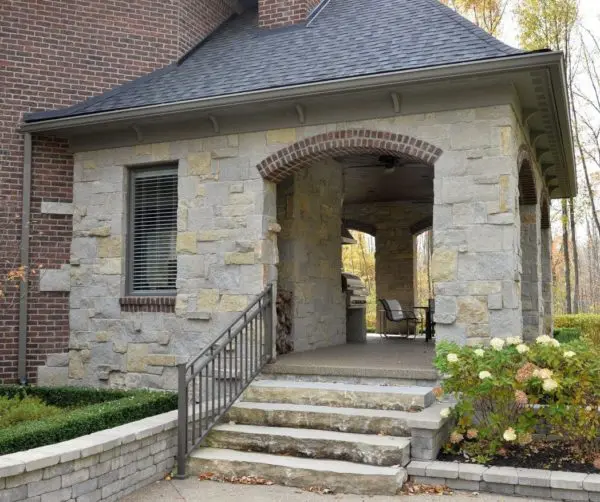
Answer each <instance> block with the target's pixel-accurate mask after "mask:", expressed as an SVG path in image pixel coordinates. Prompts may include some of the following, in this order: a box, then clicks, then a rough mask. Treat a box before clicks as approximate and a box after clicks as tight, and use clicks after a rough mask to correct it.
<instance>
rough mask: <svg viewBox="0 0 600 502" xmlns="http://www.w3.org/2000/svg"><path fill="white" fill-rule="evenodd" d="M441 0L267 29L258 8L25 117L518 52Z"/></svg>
mask: <svg viewBox="0 0 600 502" xmlns="http://www.w3.org/2000/svg"><path fill="white" fill-rule="evenodd" d="M520 53H522V51H520V50H518V49H514V48H512V47H509V46H508V45H506V44H504V43H502V42H500V41H499V40H497V39H495V38H494V37H492V36H490V35H488V34H487V33H486V32H485V31H483V30H481V29H480V28H478V27H477V26H475V25H473V24H472V23H470V22H469V21H467V20H466V19H464V18H463V17H461V16H460V15H458V14H456V13H455V12H453V11H452V10H451V9H449V8H447V7H445V6H443V5H442V4H440V3H439V2H438V0H330V1H329V3H328V4H327V5H326V6H325V7H324V8H323V9H322V10H321V12H320V13H319V14H318V15H317V16H316V17H315V18H314V19H313V20H312V22H310V23H309V25H308V26H304V25H301V26H294V27H288V28H283V29H278V30H261V29H259V28H258V26H257V13H256V11H255V10H252V11H246V12H244V13H243V14H241V15H239V16H236V17H234V18H232V19H230V20H229V21H227V22H225V23H224V24H223V25H222V26H221V27H220V28H219V29H217V30H216V31H215V32H214V33H213V34H212V35H211V36H210V37H208V38H207V39H206V40H205V41H204V42H203V43H202V44H200V45H199V46H198V47H197V48H196V49H195V50H194V51H192V52H191V53H190V54H189V55H188V56H187V57H185V58H184V59H183V60H182V61H181V62H180V63H179V64H172V65H170V66H168V67H166V68H163V69H161V70H158V71H155V72H153V73H150V74H149V75H146V76H144V77H141V78H138V79H136V80H133V81H132V82H129V83H127V84H124V85H122V86H120V87H117V88H115V89H113V90H111V91H109V92H107V93H105V94H102V95H100V96H98V97H95V98H91V99H88V100H86V101H83V102H82V103H78V104H76V105H74V106H71V107H69V108H63V109H61V110H55V111H49V112H38V113H33V114H31V115H29V116H27V117H26V120H27V121H35V120H43V119H50V118H58V117H67V116H75V115H82V114H90V113H96V112H103V111H111V110H121V109H126V108H135V107H140V106H147V105H156V104H164V103H174V102H177V101H184V100H190V99H198V98H207V97H214V96H222V95H226V94H231V93H239V92H245V91H255V90H262V89H272V88H277V87H285V86H289V85H294V84H302V83H309V82H318V81H324V80H334V79H339V78H344V77H352V76H360V75H368V74H376V73H384V72H390V71H399V70H409V69H416V68H423V67H432V66H438V65H445V64H452V63H460V62H467V61H476V60H483V59H493V58H499V57H505V56H511V55H516V54H520Z"/></svg>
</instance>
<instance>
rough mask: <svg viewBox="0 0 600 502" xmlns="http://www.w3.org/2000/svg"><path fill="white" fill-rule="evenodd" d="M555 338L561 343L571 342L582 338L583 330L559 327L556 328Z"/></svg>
mask: <svg viewBox="0 0 600 502" xmlns="http://www.w3.org/2000/svg"><path fill="white" fill-rule="evenodd" d="M554 338H556V339H557V340H558V341H559V342H560V343H569V342H572V341H574V340H579V339H580V338H581V330H580V329H579V328H558V329H555V330H554Z"/></svg>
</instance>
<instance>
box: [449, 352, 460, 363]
mask: <svg viewBox="0 0 600 502" xmlns="http://www.w3.org/2000/svg"><path fill="white" fill-rule="evenodd" d="M446 359H447V360H448V362H449V363H457V362H458V356H457V355H456V354H453V353H450V354H448V355H447V356H446Z"/></svg>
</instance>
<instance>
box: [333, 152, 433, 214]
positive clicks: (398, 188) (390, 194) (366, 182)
mask: <svg viewBox="0 0 600 502" xmlns="http://www.w3.org/2000/svg"><path fill="white" fill-rule="evenodd" d="M336 160H337V161H339V162H340V163H342V165H343V166H344V203H345V204H364V203H372V202H394V201H406V202H431V203H433V167H431V166H429V165H427V164H424V163H420V162H415V161H414V160H410V159H398V161H397V162H398V165H397V167H395V169H394V170H393V172H389V170H386V169H385V168H384V166H382V165H381V162H379V158H378V156H377V155H355V156H347V157H343V158H338V159H336Z"/></svg>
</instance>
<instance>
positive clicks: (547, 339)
mask: <svg viewBox="0 0 600 502" xmlns="http://www.w3.org/2000/svg"><path fill="white" fill-rule="evenodd" d="M552 340H554V338H552V337H550V336H548V335H541V336H538V337H537V338H536V339H535V341H536V343H540V344H542V345H550V344H551V343H552Z"/></svg>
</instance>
